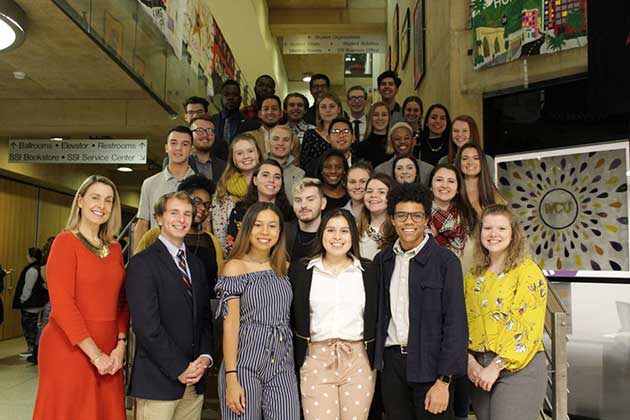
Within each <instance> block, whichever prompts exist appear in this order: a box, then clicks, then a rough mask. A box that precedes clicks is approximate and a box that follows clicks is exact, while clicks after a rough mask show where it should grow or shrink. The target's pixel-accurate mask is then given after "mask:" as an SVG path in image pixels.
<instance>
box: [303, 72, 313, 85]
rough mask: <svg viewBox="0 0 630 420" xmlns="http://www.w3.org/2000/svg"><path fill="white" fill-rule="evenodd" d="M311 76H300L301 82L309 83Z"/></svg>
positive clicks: (305, 74) (309, 74) (307, 74)
mask: <svg viewBox="0 0 630 420" xmlns="http://www.w3.org/2000/svg"><path fill="white" fill-rule="evenodd" d="M311 76H312V74H311V73H304V76H302V81H303V82H307V83H308V82H310V81H311Z"/></svg>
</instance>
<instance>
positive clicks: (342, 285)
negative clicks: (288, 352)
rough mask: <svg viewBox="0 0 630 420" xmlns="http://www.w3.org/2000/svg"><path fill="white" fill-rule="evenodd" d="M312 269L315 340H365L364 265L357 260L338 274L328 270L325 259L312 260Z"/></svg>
mask: <svg viewBox="0 0 630 420" xmlns="http://www.w3.org/2000/svg"><path fill="white" fill-rule="evenodd" d="M311 267H313V280H312V283H311V293H310V296H309V299H310V315H311V325H310V330H311V340H312V341H314V342H317V341H324V340H328V339H333V338H340V339H342V340H349V341H356V340H363V312H364V311H365V290H364V287H363V274H362V271H363V267H362V266H361V262H360V261H359V260H358V259H357V258H354V257H353V261H352V263H351V264H350V265H348V267H346V268H345V269H344V270H343V271H342V272H340V273H338V274H333V273H331V272H330V271H328V270H326V268H324V264H323V263H322V259H321V257H320V258H315V259H313V260H311V261H310V262H309V264H308V267H307V269H310V268H311Z"/></svg>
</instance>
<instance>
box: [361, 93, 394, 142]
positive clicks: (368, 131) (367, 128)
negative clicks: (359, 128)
mask: <svg viewBox="0 0 630 420" xmlns="http://www.w3.org/2000/svg"><path fill="white" fill-rule="evenodd" d="M381 106H382V107H384V108H385V109H386V110H387V128H386V129H385V132H387V129H388V128H389V123H391V122H392V117H391V115H390V113H389V107H388V106H387V104H386V103H385V102H381V101H379V102H374V103H373V104H372V106H371V107H370V111H369V112H368V114H367V118H366V120H367V124H366V125H365V134H366V136H369V135H370V134H372V129H373V127H372V114H374V111H376V108H378V107H381Z"/></svg>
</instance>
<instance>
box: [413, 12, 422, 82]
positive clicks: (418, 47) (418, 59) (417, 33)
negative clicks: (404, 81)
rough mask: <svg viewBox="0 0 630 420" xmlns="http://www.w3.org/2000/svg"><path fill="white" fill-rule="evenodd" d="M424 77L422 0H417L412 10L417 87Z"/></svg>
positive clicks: (414, 68)
mask: <svg viewBox="0 0 630 420" xmlns="http://www.w3.org/2000/svg"><path fill="white" fill-rule="evenodd" d="M422 77H424V0H418V2H417V3H416V8H415V9H414V11H413V81H414V88H415V89H418V86H420V81H421V80H422Z"/></svg>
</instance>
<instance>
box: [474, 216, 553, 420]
mask: <svg viewBox="0 0 630 420" xmlns="http://www.w3.org/2000/svg"><path fill="white" fill-rule="evenodd" d="M474 239H475V246H476V249H475V260H474V262H473V265H472V268H471V270H470V272H469V273H468V274H467V275H466V278H465V280H464V292H465V295H466V310H467V313H468V328H469V330H470V339H469V341H468V377H469V378H470V380H471V382H472V383H473V385H474V387H473V389H472V393H471V397H472V405H473V410H474V411H475V414H476V415H477V419H478V420H507V419H509V420H535V419H536V418H537V416H538V411H539V409H540V407H541V406H542V403H543V399H544V396H545V390H546V380H547V371H546V361H545V357H544V353H543V343H542V336H543V327H544V322H545V311H546V306H547V281H546V280H545V277H544V275H543V273H542V271H541V270H540V268H538V266H537V265H536V263H534V261H532V260H531V259H530V258H529V252H528V247H527V238H526V237H525V233H524V232H523V228H522V227H521V226H520V224H519V223H518V221H517V220H516V219H515V218H514V217H513V215H512V213H511V212H510V210H509V209H508V207H507V206H505V205H500V204H495V205H491V206H489V207H487V208H486V209H485V210H484V211H483V213H482V215H481V223H480V228H479V229H477V231H476V233H475V238H474Z"/></svg>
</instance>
